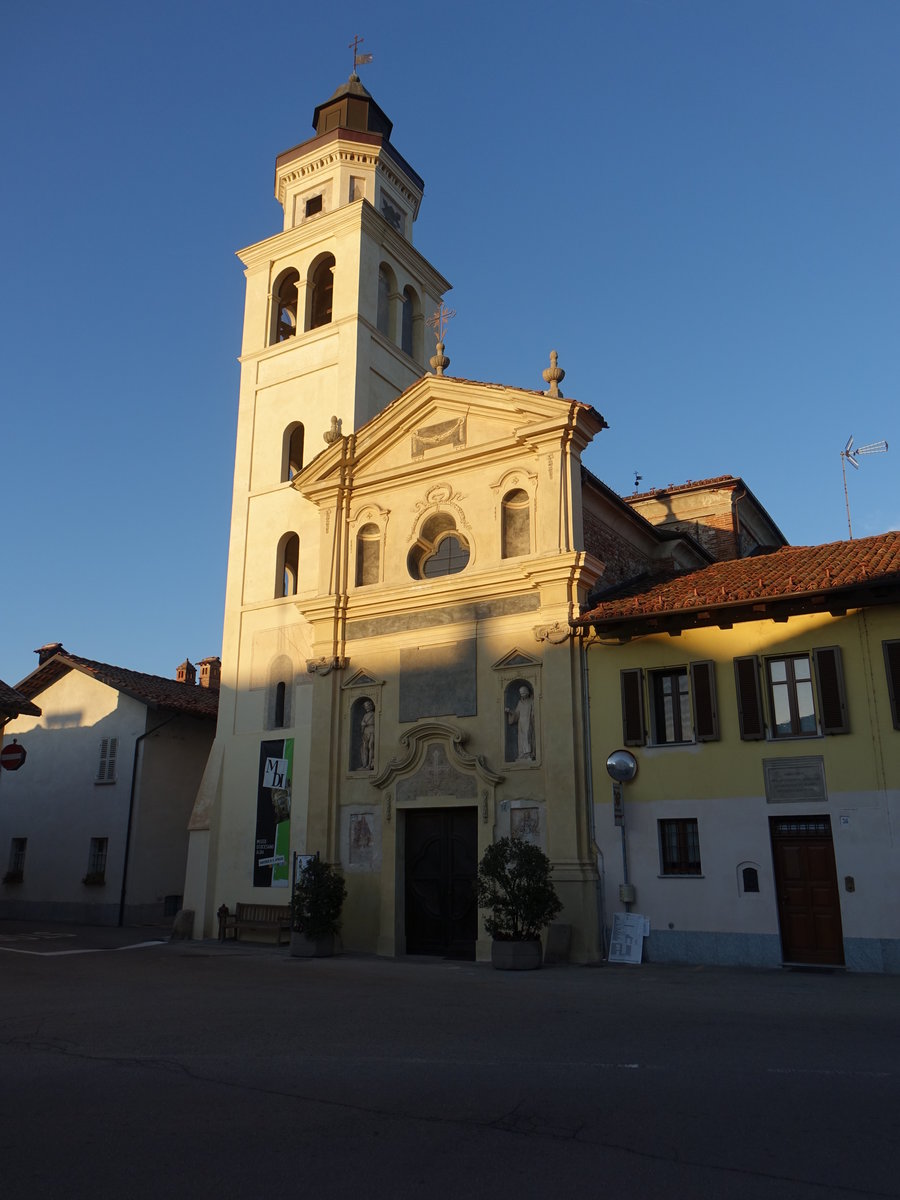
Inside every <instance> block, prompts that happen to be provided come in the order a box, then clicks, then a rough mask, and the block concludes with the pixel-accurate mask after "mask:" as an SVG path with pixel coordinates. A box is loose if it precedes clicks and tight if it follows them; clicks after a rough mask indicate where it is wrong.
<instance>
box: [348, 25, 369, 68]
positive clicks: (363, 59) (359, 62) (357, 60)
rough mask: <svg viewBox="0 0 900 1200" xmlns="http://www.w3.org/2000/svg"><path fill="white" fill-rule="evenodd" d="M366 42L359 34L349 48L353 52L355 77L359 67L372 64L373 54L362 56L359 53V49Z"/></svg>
mask: <svg viewBox="0 0 900 1200" xmlns="http://www.w3.org/2000/svg"><path fill="white" fill-rule="evenodd" d="M365 40H366V39H365V38H361V37H360V36H359V34H357V35H356V36H355V37H354V39H353V41H352V42H351V43H350V44H349V46H348V47H347V49H348V50H352V51H353V74H354V75H355V74H356V68H357V67H362V66H365V64H366V63H370V62H371V61H372V55H371V54H360V53H359V48H360V46H361V45H362V44H363V42H364V41H365Z"/></svg>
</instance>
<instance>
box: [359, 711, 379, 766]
mask: <svg viewBox="0 0 900 1200" xmlns="http://www.w3.org/2000/svg"><path fill="white" fill-rule="evenodd" d="M359 734H360V741H359V765H360V767H362V769H363V770H364V771H374V770H375V705H374V704H373V703H372V701H371V700H370V699H369V698H368V697H366V699H365V700H363V702H362V717H361V718H360V722H359Z"/></svg>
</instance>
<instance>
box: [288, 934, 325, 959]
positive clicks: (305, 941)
mask: <svg viewBox="0 0 900 1200" xmlns="http://www.w3.org/2000/svg"><path fill="white" fill-rule="evenodd" d="M291 954H292V955H293V957H294V958H330V957H331V955H332V954H334V934H333V933H329V934H327V935H326V936H325V937H323V938H310V937H307V936H306V934H305V933H297V932H296V931H295V930H293V929H292V930H291Z"/></svg>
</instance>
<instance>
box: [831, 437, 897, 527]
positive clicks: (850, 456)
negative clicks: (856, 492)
mask: <svg viewBox="0 0 900 1200" xmlns="http://www.w3.org/2000/svg"><path fill="white" fill-rule="evenodd" d="M887 448H888V444H887V442H885V441H884V440H882V441H880V442H869V444H868V446H856V447H854V445H853V434H852V433H851V434H850V436H849V437H848V438H847V445H846V446H845V447H844V448H843V450H842V451H841V474H842V475H843V477H844V503H845V504H846V506H847V532H848V533H849V534H850V541H851V542H852V541H853V526H852V525H851V524H850V495H849V493H848V491H847V463H849V464H850V466H851V467H853V468H854V469H855V470H857V471H858V470H859V463H858V462H857V461H856V460H857V458H859V456H860V455H861V454H884V453H885V451H886V450H887Z"/></svg>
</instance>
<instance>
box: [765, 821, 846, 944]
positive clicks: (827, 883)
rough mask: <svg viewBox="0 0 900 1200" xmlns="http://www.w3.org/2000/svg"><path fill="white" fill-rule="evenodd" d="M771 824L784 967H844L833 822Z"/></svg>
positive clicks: (774, 822) (776, 822)
mask: <svg viewBox="0 0 900 1200" xmlns="http://www.w3.org/2000/svg"><path fill="white" fill-rule="evenodd" d="M769 824H770V827H771V831H772V858H773V862H774V865H775V889H776V895H777V899H778V920H779V924H780V925H781V951H782V954H783V956H784V961H785V962H788V963H809V964H813V965H814V964H822V965H824V966H843V963H844V938H843V931H842V929H841V900H840V895H839V893H838V885H837V873H836V871H835V866H834V846H833V845H832V841H831V820H830V818H828V817H771V818H770V820H769Z"/></svg>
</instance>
